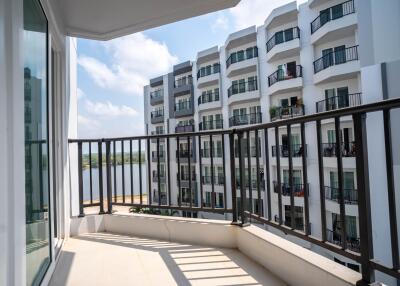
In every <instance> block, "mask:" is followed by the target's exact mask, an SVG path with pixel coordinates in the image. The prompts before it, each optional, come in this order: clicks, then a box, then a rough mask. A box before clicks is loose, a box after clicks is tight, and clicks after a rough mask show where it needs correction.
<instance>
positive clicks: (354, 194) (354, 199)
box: [325, 186, 358, 205]
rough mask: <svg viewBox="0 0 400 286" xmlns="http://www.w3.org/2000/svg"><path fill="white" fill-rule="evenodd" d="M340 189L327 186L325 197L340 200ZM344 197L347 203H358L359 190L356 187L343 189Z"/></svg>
mask: <svg viewBox="0 0 400 286" xmlns="http://www.w3.org/2000/svg"><path fill="white" fill-rule="evenodd" d="M339 195H340V193H339V189H338V188H335V187H328V186H325V198H326V199H327V200H331V201H335V202H339V199H340V197H339ZM343 199H344V202H345V204H350V205H356V204H357V203H358V191H357V190H355V189H343Z"/></svg>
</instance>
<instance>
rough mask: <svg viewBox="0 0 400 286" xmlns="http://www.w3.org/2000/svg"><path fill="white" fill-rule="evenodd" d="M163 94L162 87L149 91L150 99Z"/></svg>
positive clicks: (160, 96)
mask: <svg viewBox="0 0 400 286" xmlns="http://www.w3.org/2000/svg"><path fill="white" fill-rule="evenodd" d="M163 96H164V90H163V89H159V90H155V91H152V92H150V98H151V99H158V98H162V97H163Z"/></svg>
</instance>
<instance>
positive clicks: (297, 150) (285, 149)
mask: <svg viewBox="0 0 400 286" xmlns="http://www.w3.org/2000/svg"><path fill="white" fill-rule="evenodd" d="M306 148H307V145H306ZM291 153H292V158H298V157H303V153H304V150H303V145H301V144H292V148H291ZM276 155H277V154H276V146H272V157H276ZM305 155H307V150H306V152H305ZM279 157H281V158H289V146H288V145H279Z"/></svg>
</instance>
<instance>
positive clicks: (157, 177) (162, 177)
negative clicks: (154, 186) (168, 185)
mask: <svg viewBox="0 0 400 286" xmlns="http://www.w3.org/2000/svg"><path fill="white" fill-rule="evenodd" d="M152 178H153V182H158V180H161V181H165V172H160V175H158V172H156V171H154V172H153V175H152Z"/></svg>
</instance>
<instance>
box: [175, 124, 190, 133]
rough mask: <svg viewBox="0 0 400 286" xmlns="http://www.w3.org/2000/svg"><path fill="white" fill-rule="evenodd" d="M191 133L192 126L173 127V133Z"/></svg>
mask: <svg viewBox="0 0 400 286" xmlns="http://www.w3.org/2000/svg"><path fill="white" fill-rule="evenodd" d="M193 131H194V124H188V125H177V126H176V127H175V133H185V132H193Z"/></svg>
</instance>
